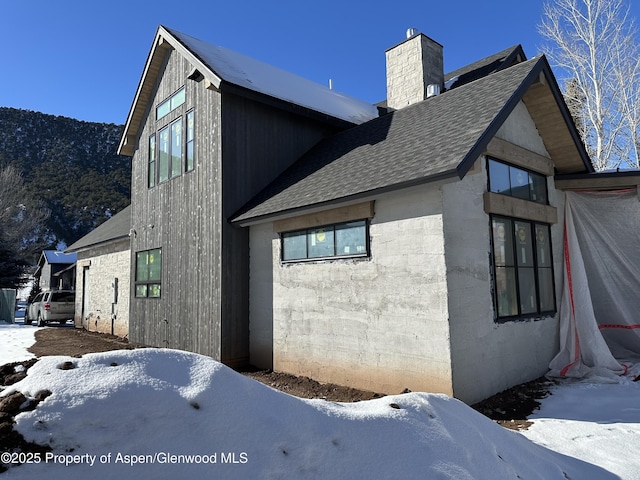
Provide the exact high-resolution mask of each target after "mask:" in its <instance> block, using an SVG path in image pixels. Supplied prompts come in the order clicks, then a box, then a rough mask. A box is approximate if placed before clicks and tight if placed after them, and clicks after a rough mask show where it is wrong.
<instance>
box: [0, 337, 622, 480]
mask: <svg viewBox="0 0 640 480" xmlns="http://www.w3.org/2000/svg"><path fill="white" fill-rule="evenodd" d="M65 362H71V364H67V366H71V367H72V368H70V369H68V370H63V369H61V368H60V366H61V365H62V364H63V363H65ZM43 389H48V390H50V391H51V392H53V393H52V395H50V396H49V397H48V398H46V400H44V401H43V402H42V403H40V404H39V405H38V407H37V408H36V409H35V410H34V411H31V412H25V413H21V414H19V415H17V416H16V428H17V429H18V430H19V431H20V432H21V433H22V434H23V435H24V436H25V438H26V439H27V440H29V441H33V442H37V443H40V444H48V445H50V446H51V447H52V449H53V451H52V454H51V455H50V456H49V457H48V458H46V459H45V458H44V457H43V458H41V461H40V463H37V464H28V465H22V466H19V467H14V468H10V469H9V471H7V472H6V473H5V474H3V476H4V477H5V478H29V479H45V478H46V479H47V480H51V479H57V478H65V479H84V478H114V479H116V478H117V479H121V478H132V477H135V478H171V479H173V478H214V477H215V478H226V479H232V478H243V479H244V478H246V479H257V478H260V479H272V478H273V479H275V478H297V479H325V478H332V479H337V480H340V479H353V478H376V479H384V478H406V479H410V478H421V479H425V478H427V479H430V478H434V479H435V478H437V479H456V480H461V479H462V480H464V479H474V480H477V479H483V478H486V479H491V480H500V479H507V478H508V479H513V478H528V479H544V480H549V479H556V478H557V479H566V478H600V479H606V478H616V477H615V476H613V475H612V474H610V473H608V472H605V471H604V470H602V469H600V468H599V467H596V466H593V465H590V464H587V463H584V462H581V461H579V460H576V459H573V458H570V457H565V456H563V455H560V454H558V453H555V452H552V451H550V450H547V449H546V448H544V447H541V446H539V445H536V444H534V443H533V442H531V441H529V440H527V439H526V438H524V437H523V436H522V435H520V434H519V433H517V432H512V431H508V430H505V429H503V428H502V427H500V426H498V425H496V424H494V423H493V422H491V421H490V420H488V419H487V418H485V417H483V416H482V415H480V414H479V413H477V412H475V411H474V410H472V409H471V408H469V407H467V406H466V405H465V404H463V403H462V402H459V401H457V400H455V399H451V398H449V397H446V396H443V395H434V394H426V393H409V394H403V395H396V396H388V397H384V398H380V399H375V400H370V401H366V402H360V403H354V404H339V403H333V402H327V401H324V400H304V399H299V398H296V397H292V396H290V395H287V394H284V393H282V392H279V391H276V390H274V389H271V388H270V387H267V386H265V385H263V384H260V383H258V382H256V381H254V380H251V379H249V378H246V377H244V376H242V375H240V374H238V373H236V372H234V371H233V370H231V369H229V368H227V367H225V366H223V365H222V364H220V363H218V362H216V361H214V360H212V359H211V358H209V357H204V356H200V355H196V354H192V353H187V352H181V351H176V350H167V349H140V350H133V351H116V352H105V353H95V354H90V355H86V356H84V357H82V358H79V359H77V358H70V357H45V358H42V359H41V360H40V361H39V362H37V363H36V365H35V366H33V367H32V368H31V369H30V370H29V372H28V376H27V378H25V379H24V380H22V381H21V382H20V383H17V384H15V385H13V386H12V387H11V388H8V389H6V390H5V391H3V392H2V393H1V394H0V395H7V394H9V393H11V392H12V391H15V390H18V391H21V392H22V393H24V394H25V395H27V396H34V395H35V394H36V393H37V392H38V391H40V390H43ZM91 459H93V463H91Z"/></svg>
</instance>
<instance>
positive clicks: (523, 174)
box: [488, 158, 549, 205]
mask: <svg viewBox="0 0 640 480" xmlns="http://www.w3.org/2000/svg"><path fill="white" fill-rule="evenodd" d="M488 164H489V166H488V171H489V191H490V192H494V193H500V194H502V195H507V196H510V197H516V198H521V199H523V200H529V201H531V202H536V203H541V204H543V205H547V204H548V198H549V196H548V193H547V177H545V176H544V175H541V174H539V173H535V172H531V171H529V170H525V169H523V168H520V167H516V166H514V165H511V164H508V163H504V162H500V161H498V160H495V159H493V158H489V160H488Z"/></svg>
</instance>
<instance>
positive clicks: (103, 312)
mask: <svg viewBox="0 0 640 480" xmlns="http://www.w3.org/2000/svg"><path fill="white" fill-rule="evenodd" d="M128 243H129V242H128V240H127V241H126V246H127V248H126V249H124V250H123V249H122V246H121V245H112V246H111V247H108V248H103V249H101V250H98V251H95V252H93V253H92V254H90V255H89V254H83V253H79V254H78V264H77V269H76V285H77V289H76V317H77V318H76V326H79V325H81V326H82V327H84V328H85V329H87V330H89V331H92V332H100V333H109V334H114V335H117V336H119V337H126V336H127V335H128V333H129V298H130V296H131V293H130V285H131V283H130V278H131V274H130V268H131V252H130V250H129V248H128ZM85 266H88V267H89V282H88V288H87V291H85V289H84V287H83V285H84V284H83V275H84V267H85ZM114 278H117V279H118V302H117V303H116V304H115V305H114V313H115V317H114V318H112V302H113V290H112V288H111V285H112V283H113V280H114ZM85 294H88V301H87V307H88V308H87V310H86V311H85V312H84V316H82V311H83V302H84V295H85Z"/></svg>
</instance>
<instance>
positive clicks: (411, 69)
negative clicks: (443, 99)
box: [385, 28, 444, 110]
mask: <svg viewBox="0 0 640 480" xmlns="http://www.w3.org/2000/svg"><path fill="white" fill-rule="evenodd" d="M385 55H386V58H387V107H389V108H392V109H396V110H397V109H400V108H404V107H406V106H408V105H411V104H413V103H416V102H421V101H422V100H425V99H426V98H428V97H430V96H432V95H437V94H438V93H440V91H442V88H443V87H444V60H443V57H442V45H440V44H439V43H438V42H436V41H434V40H432V39H430V38H429V37H427V36H426V35H423V34H422V33H418V32H417V31H416V30H415V29H413V28H410V29H408V30H407V39H406V40H405V41H403V42H402V43H399V44H398V45H396V46H395V47H391V48H390V49H389V50H387V51H386V52H385Z"/></svg>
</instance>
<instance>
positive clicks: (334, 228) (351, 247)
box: [281, 220, 369, 262]
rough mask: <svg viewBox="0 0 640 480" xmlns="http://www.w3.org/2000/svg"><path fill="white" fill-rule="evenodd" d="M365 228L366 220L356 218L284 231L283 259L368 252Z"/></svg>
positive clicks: (307, 258) (328, 256) (359, 254)
mask: <svg viewBox="0 0 640 480" xmlns="http://www.w3.org/2000/svg"><path fill="white" fill-rule="evenodd" d="M368 230H369V228H368V222H367V221H366V220H358V221H353V222H346V223H340V224H335V225H325V226H323V227H314V228H307V229H304V230H297V231H293V232H285V233H283V234H282V236H281V239H282V261H283V262H288V261H300V260H314V259H321V258H334V257H365V256H368V255H369V242H368V238H369V235H368Z"/></svg>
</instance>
